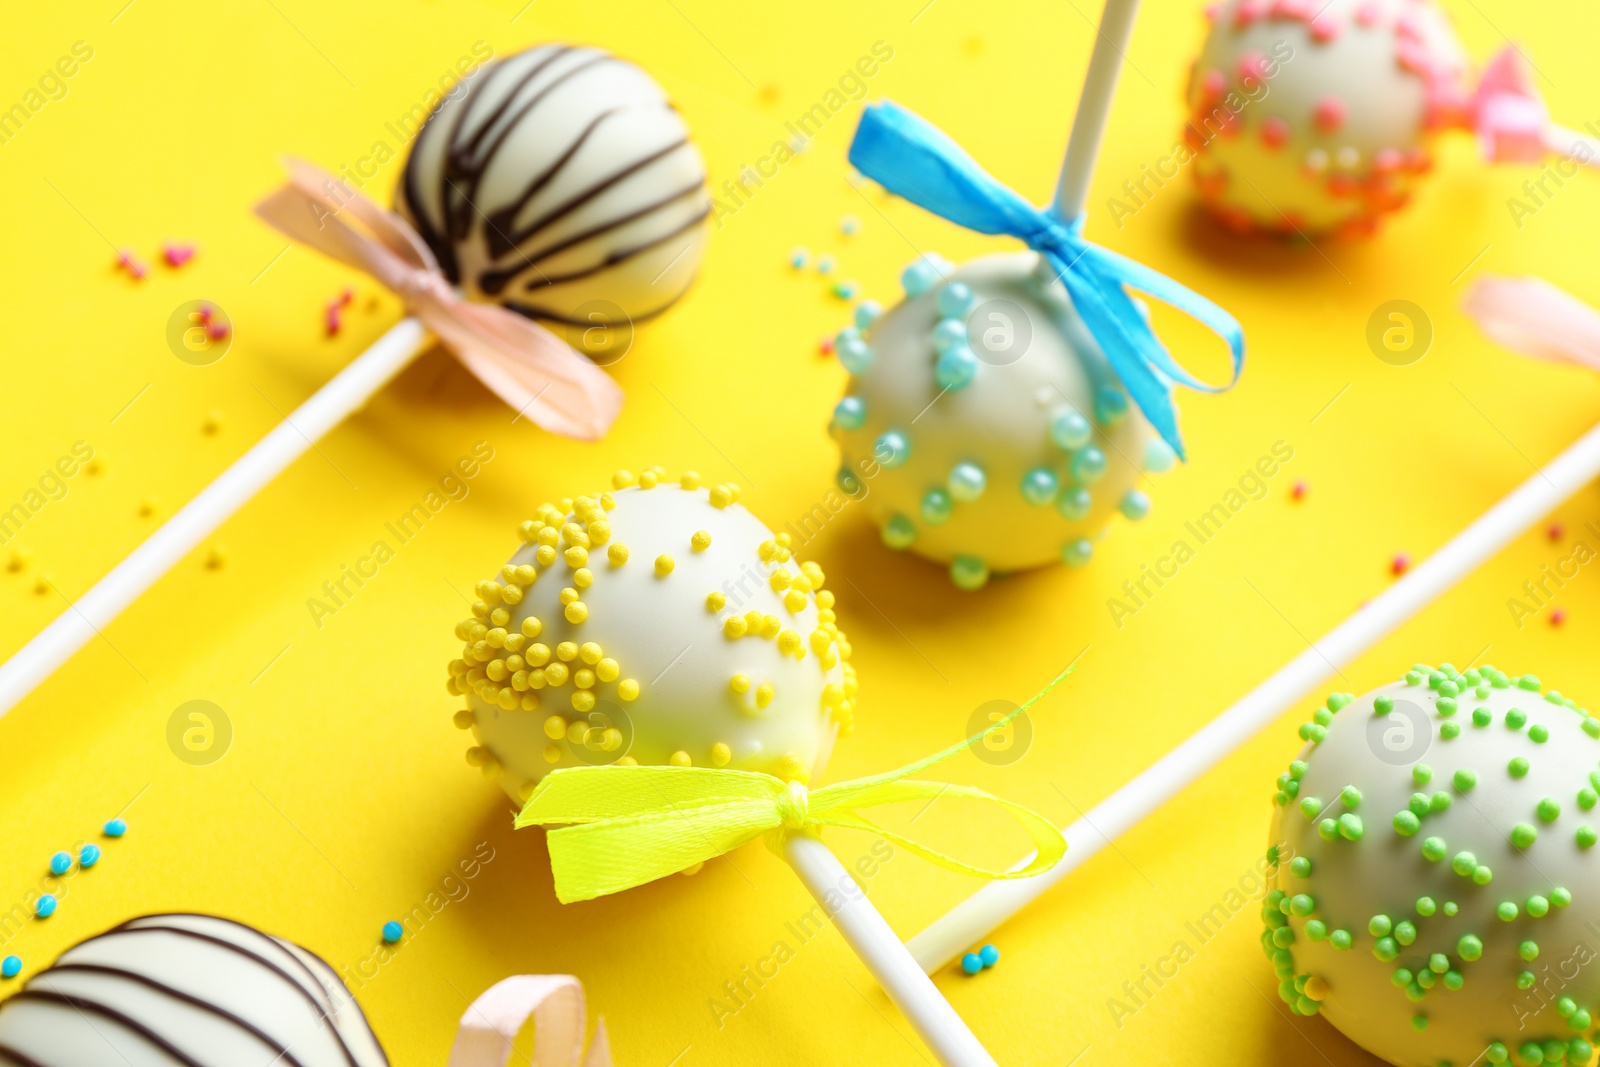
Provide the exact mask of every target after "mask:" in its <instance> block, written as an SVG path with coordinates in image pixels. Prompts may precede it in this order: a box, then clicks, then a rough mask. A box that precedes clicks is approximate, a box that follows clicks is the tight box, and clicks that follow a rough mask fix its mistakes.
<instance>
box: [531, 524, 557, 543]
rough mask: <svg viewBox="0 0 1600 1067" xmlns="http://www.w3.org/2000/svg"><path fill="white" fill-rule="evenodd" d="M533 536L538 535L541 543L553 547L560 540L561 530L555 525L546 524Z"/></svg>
mask: <svg viewBox="0 0 1600 1067" xmlns="http://www.w3.org/2000/svg"><path fill="white" fill-rule="evenodd" d="M535 536H536V537H538V539H539V543H540V544H541V545H549V546H550V547H551V548H554V547H556V545H557V543H559V542H560V540H561V530H560V528H559V527H556V526H546V527H544V528H543V529H541V530H540V531H539V532H538V534H536V535H535Z"/></svg>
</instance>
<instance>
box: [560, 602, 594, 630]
mask: <svg viewBox="0 0 1600 1067" xmlns="http://www.w3.org/2000/svg"><path fill="white" fill-rule="evenodd" d="M562 614H564V615H566V617H567V621H568V622H570V623H572V625H574V626H576V625H578V623H580V622H582V621H583V620H584V619H587V618H588V617H589V605H587V604H585V603H584V602H583V601H581V600H574V601H573V602H572V603H570V604H568V605H567V607H566V610H565V611H564V612H563V613H562Z"/></svg>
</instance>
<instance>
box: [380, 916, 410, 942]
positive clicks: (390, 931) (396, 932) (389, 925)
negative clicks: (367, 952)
mask: <svg viewBox="0 0 1600 1067" xmlns="http://www.w3.org/2000/svg"><path fill="white" fill-rule="evenodd" d="M405 932H406V928H405V927H404V926H401V925H400V924H399V923H397V922H395V921H394V920H393V919H390V920H389V921H388V922H386V923H384V924H383V939H384V940H385V941H386V942H388V943H389V944H391V945H392V944H394V943H395V942H396V941H399V940H400V939H401V938H402V937H404V936H405Z"/></svg>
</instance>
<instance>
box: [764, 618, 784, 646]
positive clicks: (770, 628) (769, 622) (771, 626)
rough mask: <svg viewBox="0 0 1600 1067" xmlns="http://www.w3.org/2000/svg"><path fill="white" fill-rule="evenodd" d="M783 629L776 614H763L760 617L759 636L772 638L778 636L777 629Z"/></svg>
mask: <svg viewBox="0 0 1600 1067" xmlns="http://www.w3.org/2000/svg"><path fill="white" fill-rule="evenodd" d="M782 629H783V623H782V622H780V621H779V620H778V617H777V616H776V615H763V616H762V617H761V636H762V637H765V638H766V639H767V640H769V641H770V640H772V639H773V638H774V637H777V636H778V631H780V630H782Z"/></svg>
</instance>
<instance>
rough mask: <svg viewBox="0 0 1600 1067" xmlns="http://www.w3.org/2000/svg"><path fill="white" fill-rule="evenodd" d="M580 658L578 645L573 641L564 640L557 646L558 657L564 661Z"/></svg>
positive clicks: (568, 661) (569, 661)
mask: <svg viewBox="0 0 1600 1067" xmlns="http://www.w3.org/2000/svg"><path fill="white" fill-rule="evenodd" d="M577 658H578V646H577V645H576V644H574V643H573V642H571V641H563V642H561V643H560V644H559V645H557V646H556V659H558V660H560V661H561V662H562V663H571V662H572V661H573V660H575V659H577Z"/></svg>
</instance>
